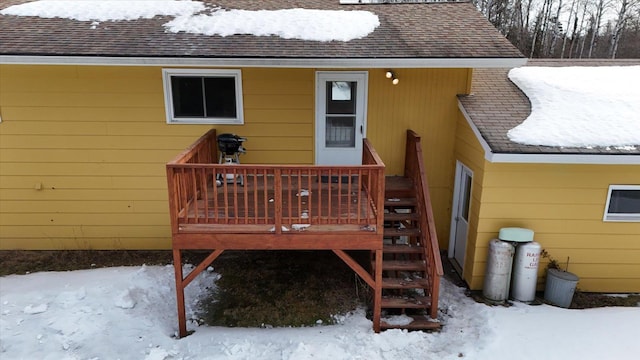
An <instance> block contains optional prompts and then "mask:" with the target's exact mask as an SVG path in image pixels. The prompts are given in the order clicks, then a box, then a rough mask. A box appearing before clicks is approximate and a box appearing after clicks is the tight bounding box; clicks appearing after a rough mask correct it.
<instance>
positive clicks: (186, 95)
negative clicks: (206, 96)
mask: <svg viewBox="0 0 640 360" xmlns="http://www.w3.org/2000/svg"><path fill="white" fill-rule="evenodd" d="M171 94H172V95H173V112H174V116H175V117H204V106H203V105H202V104H203V96H202V78H201V77H187V76H172V77H171Z"/></svg>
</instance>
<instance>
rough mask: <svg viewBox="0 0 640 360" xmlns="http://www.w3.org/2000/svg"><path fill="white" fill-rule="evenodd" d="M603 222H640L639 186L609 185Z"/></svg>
mask: <svg viewBox="0 0 640 360" xmlns="http://www.w3.org/2000/svg"><path fill="white" fill-rule="evenodd" d="M604 221H633V222H640V185H610V186H609V194H608V195H607V205H606V207H605V209H604Z"/></svg>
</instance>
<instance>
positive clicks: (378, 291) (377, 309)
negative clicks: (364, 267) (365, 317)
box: [373, 250, 382, 333]
mask: <svg viewBox="0 0 640 360" xmlns="http://www.w3.org/2000/svg"><path fill="white" fill-rule="evenodd" d="M374 272H375V275H374V276H375V283H376V286H375V287H374V292H373V331H374V332H376V333H379V332H380V317H381V316H382V250H376V266H375V269H374Z"/></svg>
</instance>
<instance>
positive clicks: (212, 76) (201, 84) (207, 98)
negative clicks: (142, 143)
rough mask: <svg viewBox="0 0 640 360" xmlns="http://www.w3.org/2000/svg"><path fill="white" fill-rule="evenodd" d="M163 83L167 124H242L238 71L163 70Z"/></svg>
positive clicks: (240, 82)
mask: <svg viewBox="0 0 640 360" xmlns="http://www.w3.org/2000/svg"><path fill="white" fill-rule="evenodd" d="M162 81H163V85H164V98H165V99H164V103H165V109H166V112H167V123H169V124H236V125H241V124H243V123H244V117H243V111H242V109H243V108H242V74H241V72H240V70H226V69H163V70H162Z"/></svg>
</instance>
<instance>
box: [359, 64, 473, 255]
mask: <svg viewBox="0 0 640 360" xmlns="http://www.w3.org/2000/svg"><path fill="white" fill-rule="evenodd" d="M395 72H396V75H397V76H398V78H399V80H400V83H399V84H398V85H395V86H394V85H393V84H391V81H389V79H387V78H386V77H385V75H384V74H385V70H384V69H372V70H370V71H369V102H368V109H367V116H368V120H367V137H368V138H369V140H371V142H372V144H373V146H374V147H375V148H376V150H377V151H378V154H380V156H381V157H382V160H383V161H384V162H385V164H386V165H387V169H386V172H387V175H402V173H403V171H404V153H405V146H406V144H405V141H406V131H407V129H412V130H414V131H415V132H417V133H418V135H420V136H421V137H422V146H423V151H424V162H425V166H426V173H427V177H428V181H429V188H430V191H431V195H432V198H433V207H434V216H435V220H436V228H437V233H438V237H439V242H440V246H441V247H443V248H446V246H447V240H448V233H449V221H450V214H449V212H450V206H451V193H452V179H453V172H454V170H455V160H454V156H453V150H454V144H455V132H456V119H457V118H458V109H457V100H456V94H461V93H464V92H465V91H466V86H467V76H468V71H467V70H466V69H396V70H395Z"/></svg>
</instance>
